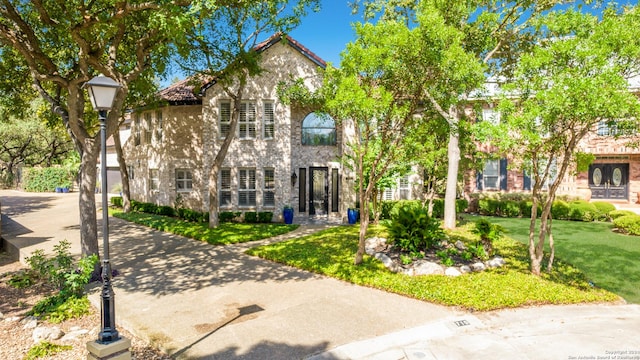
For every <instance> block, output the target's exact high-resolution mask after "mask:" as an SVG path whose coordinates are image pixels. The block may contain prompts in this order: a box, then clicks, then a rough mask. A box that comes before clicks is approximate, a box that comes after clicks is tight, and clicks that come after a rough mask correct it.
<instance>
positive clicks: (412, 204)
mask: <svg viewBox="0 0 640 360" xmlns="http://www.w3.org/2000/svg"><path fill="white" fill-rule="evenodd" d="M402 208H411V209H422V208H423V206H422V202H420V201H418V200H397V201H395V203H394V204H393V208H391V211H390V212H389V219H393V218H395V217H397V216H398V213H399V212H400V209H402ZM425 211H426V209H425Z"/></svg>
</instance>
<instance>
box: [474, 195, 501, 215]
mask: <svg viewBox="0 0 640 360" xmlns="http://www.w3.org/2000/svg"><path fill="white" fill-rule="evenodd" d="M499 209H500V201H498V200H495V199H490V198H485V199H480V200H478V213H480V215H487V216H498V215H499V214H498V210H499Z"/></svg>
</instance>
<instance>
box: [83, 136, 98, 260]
mask: <svg viewBox="0 0 640 360" xmlns="http://www.w3.org/2000/svg"><path fill="white" fill-rule="evenodd" d="M91 141H93V140H91V139H89V140H86V141H85V143H86V142H91ZM95 144H96V143H95V142H94V143H93V145H92V146H87V147H86V148H85V149H84V151H83V152H82V157H81V159H80V183H79V184H78V185H79V188H80V200H79V209H80V243H81V247H82V255H83V256H86V255H92V254H99V252H98V224H97V221H96V219H97V217H96V197H95V196H96V174H97V171H96V168H97V165H98V148H99V147H98V146H96V145H95ZM87 145H89V144H87Z"/></svg>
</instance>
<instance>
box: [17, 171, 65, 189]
mask: <svg viewBox="0 0 640 360" xmlns="http://www.w3.org/2000/svg"><path fill="white" fill-rule="evenodd" d="M72 184H73V175H72V174H71V173H70V172H69V170H68V169H65V168H63V167H46V168H39V167H35V168H28V169H25V170H24V172H23V174H22V188H23V189H24V191H28V192H53V191H55V189H56V188H57V187H66V188H71V185H72Z"/></svg>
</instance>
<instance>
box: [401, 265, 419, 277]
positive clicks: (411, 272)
mask: <svg viewBox="0 0 640 360" xmlns="http://www.w3.org/2000/svg"><path fill="white" fill-rule="evenodd" d="M401 273H402V274H404V275H407V276H413V275H415V274H416V269H414V268H413V266H411V267H408V268H406V269H405V268H403V269H402V271H401Z"/></svg>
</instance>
